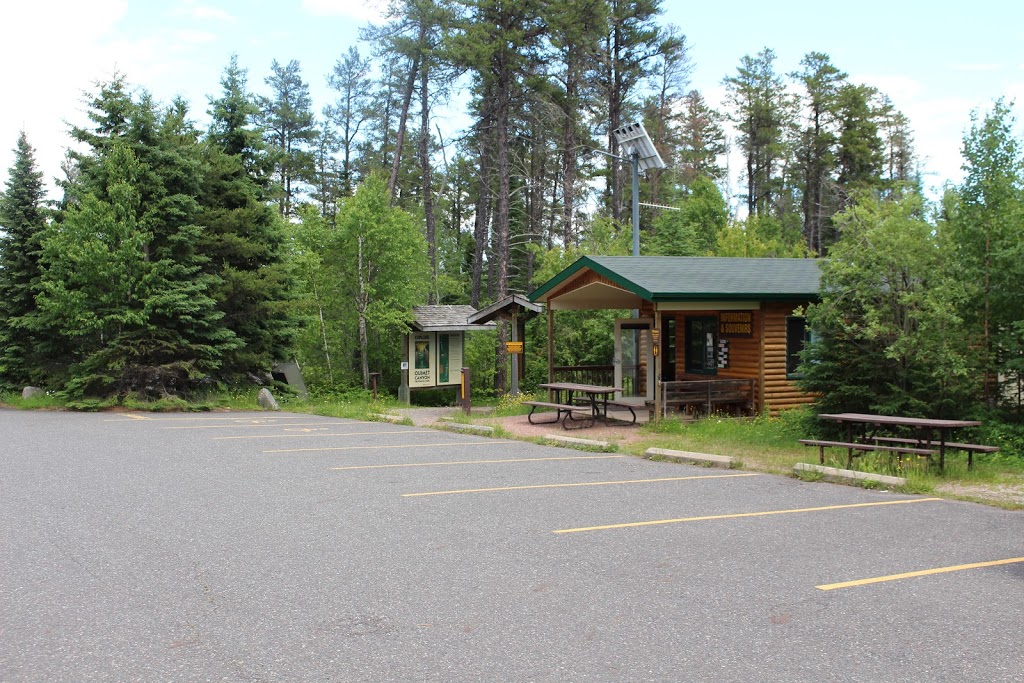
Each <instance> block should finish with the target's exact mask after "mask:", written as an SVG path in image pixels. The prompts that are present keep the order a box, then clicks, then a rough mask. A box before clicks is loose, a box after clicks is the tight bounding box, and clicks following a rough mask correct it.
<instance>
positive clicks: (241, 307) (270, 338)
mask: <svg viewBox="0 0 1024 683" xmlns="http://www.w3.org/2000/svg"><path fill="white" fill-rule="evenodd" d="M245 83H246V74H245V71H244V70H241V69H239V68H238V66H237V62H236V61H235V60H234V59H232V62H231V64H230V65H229V66H228V67H227V69H226V70H225V73H224V77H223V78H222V80H221V85H222V87H223V91H222V94H221V97H220V98H218V99H215V100H211V102H210V107H211V108H210V113H211V116H212V120H211V124H210V132H209V133H208V135H207V140H206V145H205V147H204V148H203V161H204V166H203V174H204V181H203V184H202V190H201V192H200V194H199V196H198V200H199V203H200V206H201V209H200V212H199V214H198V216H197V222H198V223H199V224H200V225H202V226H203V232H202V237H201V239H200V242H199V251H200V253H202V254H203V255H204V256H205V257H207V258H208V259H209V261H208V262H207V263H206V265H205V266H204V267H203V270H204V272H206V273H208V274H210V275H212V276H214V277H215V280H214V282H215V284H214V286H213V288H212V289H211V292H210V294H211V296H212V297H213V298H214V299H215V300H216V302H217V309H218V310H219V311H220V312H222V313H223V314H224V318H223V324H224V326H225V327H226V328H227V329H229V330H230V331H231V332H233V333H234V334H235V336H236V337H237V338H238V340H239V341H240V343H241V346H239V347H238V348H236V349H233V350H231V351H230V352H228V353H227V354H226V355H225V357H224V361H223V369H222V373H221V374H222V375H223V376H225V377H228V378H238V377H243V376H245V375H246V374H248V373H256V372H259V371H267V370H269V369H270V368H271V366H272V365H273V363H274V362H275V361H279V360H282V359H284V358H286V357H287V354H288V353H289V351H290V347H291V340H292V335H293V328H294V324H293V322H292V320H291V315H290V312H289V311H290V305H289V301H290V299H291V279H290V277H289V274H288V268H287V264H286V262H285V258H284V234H283V226H282V223H281V219H280V217H279V216H278V215H277V212H276V211H274V209H273V207H272V206H271V205H269V204H268V203H267V202H266V198H265V192H264V187H265V184H264V182H263V181H264V180H265V177H266V176H265V175H264V173H263V171H264V169H266V167H267V164H266V162H265V159H266V151H265V149H264V146H263V142H262V140H261V137H260V135H259V131H258V130H256V129H255V128H254V126H253V123H252V122H253V119H254V117H255V114H256V107H255V105H254V104H253V102H252V97H251V95H250V94H249V93H248V91H247V90H246V85H245Z"/></svg>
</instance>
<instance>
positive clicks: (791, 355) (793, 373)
mask: <svg viewBox="0 0 1024 683" xmlns="http://www.w3.org/2000/svg"><path fill="white" fill-rule="evenodd" d="M810 340H811V335H810V330H809V329H808V327H807V318H805V317H803V316H800V315H791V316H789V317H787V318H786V377H789V378H793V379H795V378H798V377H800V373H799V372H798V370H799V368H800V352H801V351H803V350H804V349H805V348H806V347H807V343H808V342H809V341H810Z"/></svg>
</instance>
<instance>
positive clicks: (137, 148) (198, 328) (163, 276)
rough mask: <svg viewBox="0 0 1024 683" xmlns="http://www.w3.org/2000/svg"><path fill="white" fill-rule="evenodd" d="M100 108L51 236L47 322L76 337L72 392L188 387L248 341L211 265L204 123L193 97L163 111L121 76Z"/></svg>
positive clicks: (214, 372)
mask: <svg viewBox="0 0 1024 683" xmlns="http://www.w3.org/2000/svg"><path fill="white" fill-rule="evenodd" d="M89 116H90V119H91V120H92V121H93V122H94V123H95V124H96V126H95V128H93V129H83V128H75V129H73V130H72V135H73V137H75V138H76V139H78V140H81V141H83V142H86V143H87V144H89V148H90V149H89V150H87V151H83V152H80V153H79V154H78V155H77V160H78V164H77V165H78V168H79V169H80V175H79V178H78V181H77V182H76V184H75V185H74V186H71V187H69V188H68V197H69V201H67V202H66V204H67V206H66V209H65V211H64V212H63V214H62V216H61V217H60V218H61V220H60V221H59V222H54V223H53V224H51V225H50V226H49V228H48V230H47V231H46V234H45V235H44V237H43V240H42V247H43V251H42V263H43V266H44V274H43V277H42V292H41V294H40V296H39V297H38V298H37V301H38V304H39V309H40V316H39V320H38V327H39V329H46V330H55V331H56V333H57V334H58V335H59V336H60V337H61V338H62V339H63V340H65V342H66V343H67V344H68V347H69V350H68V354H67V366H66V367H65V368H64V377H63V378H62V379H64V380H65V382H64V390H65V392H66V393H67V394H68V395H69V396H74V397H84V396H111V395H113V396H117V397H124V396H128V395H136V396H146V397H154V396H168V395H181V394H186V393H188V392H190V391H192V390H194V389H196V388H197V387H199V386H200V385H201V384H202V383H203V382H206V381H209V380H211V379H216V378H217V377H218V372H219V371H220V369H221V366H222V363H223V360H224V356H225V354H226V353H228V352H230V351H231V350H233V349H235V348H237V347H238V346H239V342H238V340H237V339H236V337H235V335H234V333H233V332H232V331H231V330H230V329H228V328H227V327H225V325H224V324H223V322H222V319H223V317H224V316H223V313H222V312H220V311H218V310H217V309H216V302H215V301H214V299H213V298H212V297H211V292H212V291H213V289H214V287H215V286H216V285H217V284H218V278H217V277H216V276H215V275H212V274H207V273H204V272H203V271H202V268H203V266H205V265H206V264H207V263H208V258H206V257H205V256H202V255H200V254H199V244H200V236H201V234H202V227H201V226H200V225H199V224H198V217H199V213H200V206H199V203H198V202H197V200H196V197H197V196H198V194H199V191H200V188H201V187H202V185H203V181H204V178H203V174H202V168H203V163H202V157H201V148H200V146H199V145H198V144H197V138H198V133H197V131H196V130H195V129H194V127H193V126H192V125H191V124H190V123H189V121H188V119H187V109H186V107H185V105H184V103H183V102H181V101H176V102H174V103H173V104H172V105H171V106H170V107H167V108H166V109H164V110H163V111H161V110H159V109H158V108H157V106H156V104H155V103H154V102H153V100H152V98H151V97H150V96H149V95H148V94H146V93H142V94H141V95H140V96H139V98H138V101H135V100H133V99H132V98H131V97H130V96H129V95H128V90H127V87H126V86H125V84H124V82H123V80H122V79H119V78H118V79H115V81H114V82H112V83H108V84H103V85H102V86H101V87H100V92H99V94H98V95H97V96H96V97H95V98H94V99H93V107H92V110H91V111H90V115H89ZM112 121H113V122H115V123H116V125H109V124H110V122H112Z"/></svg>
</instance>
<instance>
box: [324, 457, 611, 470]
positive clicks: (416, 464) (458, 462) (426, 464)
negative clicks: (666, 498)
mask: <svg viewBox="0 0 1024 683" xmlns="http://www.w3.org/2000/svg"><path fill="white" fill-rule="evenodd" d="M625 457H626V456H624V455H574V456H571V457H564V458H505V459H503V460H453V461H450V462H410V463H402V464H399V465H352V466H349V467H331V468H329V469H332V470H379V469H386V468H389V467H440V466H442V465H493V464H495V463H499V462H541V461H543V460H599V459H605V458H625Z"/></svg>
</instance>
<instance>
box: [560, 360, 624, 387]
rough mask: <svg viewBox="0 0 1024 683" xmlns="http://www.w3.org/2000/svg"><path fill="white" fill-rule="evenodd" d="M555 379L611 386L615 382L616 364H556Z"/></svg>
mask: <svg viewBox="0 0 1024 683" xmlns="http://www.w3.org/2000/svg"><path fill="white" fill-rule="evenodd" d="M554 369H555V376H554V381H556V382H576V383H577V384H597V385H599V386H603V387H610V386H612V385H613V384H614V382H615V366H614V365H556V366H555V368H554Z"/></svg>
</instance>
